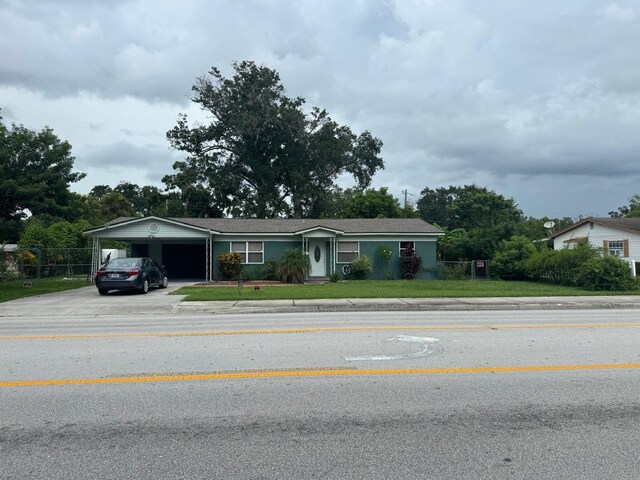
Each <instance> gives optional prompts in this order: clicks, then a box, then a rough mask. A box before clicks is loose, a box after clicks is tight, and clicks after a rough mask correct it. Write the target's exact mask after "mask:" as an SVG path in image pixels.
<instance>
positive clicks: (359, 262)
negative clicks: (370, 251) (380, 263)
mask: <svg viewBox="0 0 640 480" xmlns="http://www.w3.org/2000/svg"><path fill="white" fill-rule="evenodd" d="M372 271H373V260H372V259H371V258H369V257H367V256H366V255H360V256H359V257H358V258H356V259H355V260H354V261H353V262H351V276H352V277H353V278H355V279H357V280H364V279H365V278H367V277H368V276H369V274H370V273H371V272H372Z"/></svg>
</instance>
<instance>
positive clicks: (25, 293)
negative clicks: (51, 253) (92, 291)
mask: <svg viewBox="0 0 640 480" xmlns="http://www.w3.org/2000/svg"><path fill="white" fill-rule="evenodd" d="M23 282H24V280H10V281H1V282H0V302H7V301H9V300H16V299H18V298H23V297H31V296H34V295H42V294H43V293H52V292H61V291H63V290H71V289H73V288H79V287H86V286H88V285H91V284H90V283H89V282H87V280H86V277H83V278H81V279H80V278H72V279H68V280H63V279H62V278H57V277H56V278H40V279H33V280H27V282H31V287H29V288H25V287H24V286H23Z"/></svg>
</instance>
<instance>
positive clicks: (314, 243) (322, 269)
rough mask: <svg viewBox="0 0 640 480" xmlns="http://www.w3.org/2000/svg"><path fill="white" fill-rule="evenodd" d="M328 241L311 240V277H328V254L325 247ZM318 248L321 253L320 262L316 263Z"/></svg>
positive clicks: (320, 239) (322, 239)
mask: <svg viewBox="0 0 640 480" xmlns="http://www.w3.org/2000/svg"><path fill="white" fill-rule="evenodd" d="M325 242H326V239H324V238H310V239H309V261H310V262H311V271H310V272H309V276H310V277H326V276H327V257H326V255H327V252H326V247H325ZM316 247H317V248H319V251H320V261H316Z"/></svg>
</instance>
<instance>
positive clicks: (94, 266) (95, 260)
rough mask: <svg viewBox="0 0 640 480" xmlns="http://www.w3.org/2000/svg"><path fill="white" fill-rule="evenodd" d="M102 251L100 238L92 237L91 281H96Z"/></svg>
mask: <svg viewBox="0 0 640 480" xmlns="http://www.w3.org/2000/svg"><path fill="white" fill-rule="evenodd" d="M101 255H102V251H101V250H100V239H99V238H98V237H93V249H92V251H91V283H95V281H96V273H98V269H99V268H100V262H101V260H102V258H101Z"/></svg>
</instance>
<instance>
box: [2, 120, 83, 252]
mask: <svg viewBox="0 0 640 480" xmlns="http://www.w3.org/2000/svg"><path fill="white" fill-rule="evenodd" d="M73 161H74V157H73V156H72V155H71V145H70V144H69V143H68V142H66V141H62V140H60V139H59V138H58V137H57V136H56V135H55V134H54V133H53V130H51V129H50V128H48V127H47V128H44V129H43V130H42V131H40V132H34V131H32V130H29V129H27V128H25V127H24V126H22V125H13V124H12V125H11V127H10V128H7V127H6V126H5V125H4V123H3V122H2V117H0V242H3V241H15V240H17V237H18V236H19V233H20V230H21V222H20V220H21V219H22V218H25V217H26V216H27V215H28V212H27V211H29V212H31V213H32V214H33V215H44V214H46V215H51V216H54V217H59V218H66V219H72V218H73V216H74V215H75V207H74V205H73V200H74V196H73V194H72V193H71V192H70V190H69V185H70V184H71V183H74V182H77V181H79V180H81V179H82V178H83V177H84V173H80V172H73V171H72V170H73Z"/></svg>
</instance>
